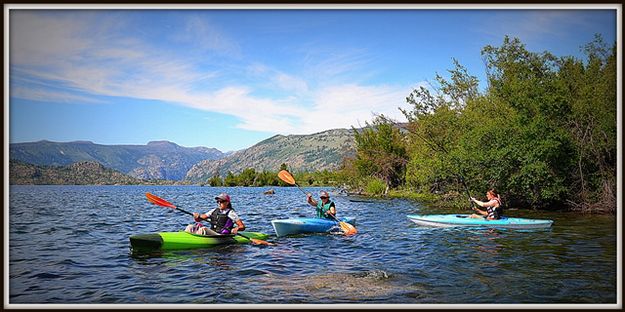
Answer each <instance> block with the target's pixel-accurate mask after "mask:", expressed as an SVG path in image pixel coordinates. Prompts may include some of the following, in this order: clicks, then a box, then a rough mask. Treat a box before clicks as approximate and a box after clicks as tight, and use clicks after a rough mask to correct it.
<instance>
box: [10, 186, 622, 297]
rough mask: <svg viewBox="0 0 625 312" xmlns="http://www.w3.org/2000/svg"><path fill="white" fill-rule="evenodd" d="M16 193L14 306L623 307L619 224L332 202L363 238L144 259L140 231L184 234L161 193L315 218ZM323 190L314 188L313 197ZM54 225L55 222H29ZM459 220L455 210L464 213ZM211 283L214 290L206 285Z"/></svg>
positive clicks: (261, 218)
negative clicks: (483, 218) (434, 222)
mask: <svg viewBox="0 0 625 312" xmlns="http://www.w3.org/2000/svg"><path fill="white" fill-rule="evenodd" d="M274 190H275V194H274V195H271V196H267V195H264V194H263V192H264V191H265V189H264V188H241V187H235V188H210V187H196V186H11V189H10V207H9V220H8V222H9V231H10V233H9V302H10V303H12V304H14V303H238V304H249V303H253V304H263V303H270V304H281V303H409V304H421V303H451V304H454V303H513V304H514V303H521V304H522V303H615V302H616V281H617V279H616V221H615V218H613V217H609V216H580V215H575V214H566V213H555V212H533V211H509V212H508V214H509V215H510V216H511V217H526V218H535V219H541V218H544V219H553V220H555V224H554V226H553V227H552V228H551V229H545V230H500V229H466V228H448V229H441V228H424V227H418V226H416V225H415V224H413V223H412V222H410V221H409V220H408V219H407V218H406V215H407V214H414V213H449V212H452V211H442V210H435V209H432V208H426V207H423V206H421V205H420V204H419V203H416V202H412V201H407V200H367V199H354V198H349V197H345V196H343V197H342V196H333V200H334V201H335V202H336V204H337V210H338V214H339V216H355V217H356V219H357V220H356V222H357V223H356V224H357V225H356V228H357V229H358V234H357V235H354V236H349V237H346V236H342V235H331V234H319V235H297V236H288V237H275V236H272V237H270V238H269V239H268V240H269V241H272V242H275V243H276V246H256V245H251V244H234V245H220V246H215V247H212V248H206V249H197V250H179V251H165V252H148V253H145V252H144V253H136V252H133V251H131V250H130V248H129V247H130V244H129V241H128V237H129V236H130V235H133V234H140V233H153V232H160V231H178V230H181V229H184V227H185V226H186V225H187V224H188V223H190V222H191V220H189V217H188V216H187V215H185V214H182V213H178V212H176V211H173V210H171V209H165V208H161V207H157V206H154V205H151V204H149V203H147V201H146V200H145V195H144V194H145V192H151V193H154V194H156V195H158V196H160V197H163V198H165V199H167V200H169V201H171V202H173V203H175V204H176V205H179V206H180V207H184V208H185V210H189V211H207V210H209V209H211V208H212V207H213V205H214V201H213V200H212V198H213V197H214V196H215V195H216V194H219V193H221V192H224V191H225V192H228V193H229V194H230V195H231V197H232V199H233V205H234V207H235V209H236V210H237V213H238V214H239V215H240V216H241V217H242V218H243V220H244V222H245V223H246V225H247V228H248V230H249V231H254V232H265V233H269V234H272V235H273V228H272V227H271V223H270V221H271V220H273V219H285V218H292V217H310V216H313V215H314V208H313V207H310V206H308V204H307V203H306V201H305V200H306V199H305V196H303V195H302V194H301V193H300V192H299V190H298V189H296V188H279V187H278V188H274ZM316 190H318V189H315V188H311V191H313V192H314V191H316ZM35 212H36V214H37V215H40V214H43V215H46V216H47V219H46V222H45V223H44V224H42V223H41V222H32V220H33V216H35V215H36V214H35ZM452 213H458V211H453V212H452ZM207 285H208V286H207Z"/></svg>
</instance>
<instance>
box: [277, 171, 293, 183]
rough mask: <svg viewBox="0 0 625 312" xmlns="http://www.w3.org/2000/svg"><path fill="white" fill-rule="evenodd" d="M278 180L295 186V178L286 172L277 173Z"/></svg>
mask: <svg viewBox="0 0 625 312" xmlns="http://www.w3.org/2000/svg"><path fill="white" fill-rule="evenodd" d="M278 178H280V180H282V181H284V182H286V183H288V184H291V185H295V178H293V176H292V175H291V174H290V173H289V172H288V171H286V170H280V172H278Z"/></svg>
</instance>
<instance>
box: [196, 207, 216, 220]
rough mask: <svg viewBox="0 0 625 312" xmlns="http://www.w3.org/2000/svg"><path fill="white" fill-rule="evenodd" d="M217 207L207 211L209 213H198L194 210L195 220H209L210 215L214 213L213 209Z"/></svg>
mask: <svg viewBox="0 0 625 312" xmlns="http://www.w3.org/2000/svg"><path fill="white" fill-rule="evenodd" d="M214 210H215V209H212V210H211V211H209V212H207V213H197V212H194V213H193V219H194V220H195V222H201V221H204V220H206V221H208V220H209V219H210V217H209V216H210V215H211V214H213V211H214Z"/></svg>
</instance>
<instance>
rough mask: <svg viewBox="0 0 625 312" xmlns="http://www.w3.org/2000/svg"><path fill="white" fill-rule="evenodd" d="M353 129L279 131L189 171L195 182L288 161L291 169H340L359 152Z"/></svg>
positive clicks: (272, 168) (270, 167)
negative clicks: (285, 132)
mask: <svg viewBox="0 0 625 312" xmlns="http://www.w3.org/2000/svg"><path fill="white" fill-rule="evenodd" d="M355 152H356V148H355V142H354V134H353V130H350V129H333V130H327V131H323V132H319V133H314V134H310V135H288V136H284V135H275V136H273V137H271V138H268V139H266V140H263V141H261V142H259V143H257V144H256V145H254V146H252V147H250V148H247V149H244V150H240V151H237V152H235V153H234V154H232V155H229V156H226V157H223V158H221V159H218V160H204V161H201V162H199V163H197V164H196V165H194V166H193V167H192V168H191V169H190V170H189V172H188V173H187V175H186V178H185V179H186V180H189V181H191V182H204V181H206V180H207V179H209V178H210V177H212V176H214V175H221V176H222V177H223V176H225V175H226V174H227V173H228V172H229V171H230V172H232V173H235V174H236V173H240V172H241V171H243V170H244V169H247V168H254V169H255V170H256V171H263V170H268V171H278V170H279V168H280V165H281V164H282V163H286V164H287V166H288V168H289V170H290V171H317V170H324V169H327V170H334V169H338V168H339V167H340V165H341V163H342V162H343V158H345V157H352V156H354V155H355Z"/></svg>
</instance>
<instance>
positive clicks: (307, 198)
mask: <svg viewBox="0 0 625 312" xmlns="http://www.w3.org/2000/svg"><path fill="white" fill-rule="evenodd" d="M306 201H307V202H308V203H309V204H310V205H311V206H313V207H317V201H315V200H314V199H313V198H312V195H311V194H310V193H308V194H306Z"/></svg>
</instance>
